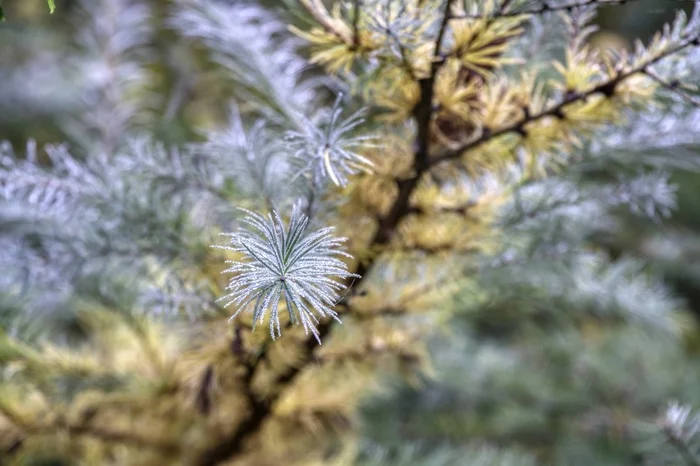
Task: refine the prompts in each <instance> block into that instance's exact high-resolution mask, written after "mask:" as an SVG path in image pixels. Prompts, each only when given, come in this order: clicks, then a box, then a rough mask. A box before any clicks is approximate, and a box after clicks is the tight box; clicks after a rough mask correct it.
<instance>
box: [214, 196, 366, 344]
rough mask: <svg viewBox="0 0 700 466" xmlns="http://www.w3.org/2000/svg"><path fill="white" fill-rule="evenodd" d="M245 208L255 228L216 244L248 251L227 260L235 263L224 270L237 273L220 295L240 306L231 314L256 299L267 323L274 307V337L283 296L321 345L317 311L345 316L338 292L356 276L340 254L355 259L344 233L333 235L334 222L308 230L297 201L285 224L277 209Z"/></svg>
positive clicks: (258, 315)
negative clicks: (337, 306) (339, 309)
mask: <svg viewBox="0 0 700 466" xmlns="http://www.w3.org/2000/svg"><path fill="white" fill-rule="evenodd" d="M242 210H244V212H245V213H246V214H247V216H246V217H245V218H244V219H243V223H245V224H246V225H247V226H248V227H250V228H248V229H246V228H241V229H240V230H239V231H237V232H235V233H229V234H226V235H227V236H229V237H230V239H231V245H230V246H217V247H218V248H221V249H227V250H230V251H234V252H236V253H239V254H242V255H243V257H242V259H241V260H235V261H233V260H232V261H228V263H229V264H231V267H229V268H228V269H226V270H225V271H224V273H232V274H234V276H233V278H231V281H230V282H229V284H228V286H227V287H226V289H227V290H228V291H229V294H227V295H226V296H223V297H222V298H220V300H222V301H226V306H229V305H231V304H233V305H235V306H236V311H235V313H234V314H233V316H232V317H231V319H233V318H235V317H236V316H237V315H238V314H239V313H240V312H241V311H243V310H244V309H246V308H247V307H248V306H249V305H250V304H253V318H254V321H255V323H258V322H259V323H262V322H263V321H264V319H265V314H266V312H267V310H268V309H270V318H269V322H270V335H271V336H272V338H273V339H275V338H276V337H278V336H281V335H282V328H281V324H280V317H279V305H280V301H281V299H282V297H284V302H285V306H286V308H287V312H288V313H289V320H290V322H291V323H292V324H298V323H299V322H301V324H302V325H303V326H304V331H305V332H306V333H307V334H308V333H309V331H311V333H313V335H314V336H315V337H316V340H318V342H319V344H320V343H321V341H320V335H319V332H318V329H317V328H316V325H317V324H318V322H319V321H318V317H317V316H316V315H314V311H315V313H316V314H317V315H318V316H320V317H327V316H330V317H333V318H334V319H336V320H338V321H340V320H339V319H338V314H337V313H336V312H335V311H334V310H333V306H335V304H336V302H337V300H338V298H339V294H338V292H339V291H340V290H342V289H343V288H345V284H344V283H343V281H344V280H345V279H347V278H350V277H356V275H355V274H352V273H350V272H348V269H347V265H346V264H345V263H344V262H343V261H342V260H340V259H339V258H338V256H344V257H347V258H351V256H350V255H349V254H347V253H346V252H345V251H344V250H343V249H342V243H343V242H345V238H336V237H333V236H332V235H331V232H332V231H333V228H332V227H329V228H322V229H320V230H318V231H315V232H313V233H307V232H306V228H307V226H308V223H309V219H308V217H306V216H305V215H304V214H303V213H302V212H301V208H300V206H299V205H298V204H297V205H296V206H295V207H294V209H293V211H292V216H291V219H290V221H289V225H288V226H287V228H286V229H285V225H284V223H283V221H282V219H281V218H280V216H279V214H278V213H277V212H276V211H273V212H272V214H268V216H267V218H265V217H263V216H261V215H259V214H256V213H254V212H251V211H248V210H245V209H242Z"/></svg>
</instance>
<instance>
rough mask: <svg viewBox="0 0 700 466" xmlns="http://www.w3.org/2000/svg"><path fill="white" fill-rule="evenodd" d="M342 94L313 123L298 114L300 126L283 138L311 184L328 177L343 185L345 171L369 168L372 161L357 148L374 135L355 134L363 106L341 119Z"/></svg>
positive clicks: (346, 179) (361, 119)
mask: <svg viewBox="0 0 700 466" xmlns="http://www.w3.org/2000/svg"><path fill="white" fill-rule="evenodd" d="M341 100H342V94H340V95H338V98H337V99H336V100H335V104H334V105H333V108H332V109H331V112H330V116H328V117H327V118H325V120H327V121H323V120H324V119H321V121H319V122H318V124H317V123H314V122H312V121H310V120H308V119H307V118H305V117H304V116H303V115H299V119H300V121H301V122H302V126H303V129H302V130H301V131H289V132H288V133H287V136H286V140H287V141H288V142H289V143H290V145H291V147H292V148H293V149H295V153H294V159H295V160H294V162H296V164H297V165H299V168H300V169H299V171H298V174H303V173H310V174H312V177H313V182H314V185H316V186H320V185H321V184H322V183H323V181H324V180H325V179H327V178H330V179H331V181H333V184H335V185H336V186H345V185H346V184H347V183H348V175H354V174H355V173H358V172H361V171H364V172H368V171H369V170H370V169H371V168H372V166H373V163H372V162H371V161H370V160H369V159H367V158H365V157H363V156H362V155H360V154H359V153H358V152H357V150H358V149H360V148H363V147H364V148H366V147H370V146H372V145H373V144H372V143H370V142H369V141H371V140H373V139H375V136H374V135H368V134H363V135H359V136H357V135H355V136H353V135H352V134H351V133H352V131H353V130H354V129H356V128H357V127H358V126H360V125H361V124H362V123H364V121H365V120H364V118H363V115H364V114H365V109H361V110H358V111H357V112H355V113H353V114H352V115H350V116H349V117H347V118H346V119H344V120H342V119H340V116H341V113H342V112H343V109H342V108H341V105H340V104H341Z"/></svg>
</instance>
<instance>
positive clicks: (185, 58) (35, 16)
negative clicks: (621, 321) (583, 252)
mask: <svg viewBox="0 0 700 466" xmlns="http://www.w3.org/2000/svg"><path fill="white" fill-rule="evenodd" d="M261 2H262V3H264V4H265V6H267V7H271V8H275V7H278V6H280V5H279V4H278V3H277V2H276V1H275V0H264V1H263V0H261ZM289 2H293V0H289ZM289 2H288V3H289ZM150 3H151V4H152V7H153V9H154V11H155V12H156V16H155V18H156V21H161V20H162V21H163V22H164V21H165V18H166V14H165V12H166V10H167V8H168V6H169V3H170V2H169V1H168V0H151V2H150ZM56 6H57V10H56V12H55V13H54V14H53V15H50V14H49V13H48V12H47V9H46V4H45V2H44V1H42V0H3V7H4V11H5V15H6V16H7V18H8V19H7V21H6V22H5V23H3V24H2V25H0V139H6V140H8V141H10V142H11V143H13V145H15V146H16V147H22V146H24V145H25V144H26V141H27V140H29V139H34V140H36V141H37V144H38V145H43V144H45V143H53V142H60V141H63V140H65V139H66V135H71V136H75V135H74V134H73V133H71V130H72V128H73V127H74V125H72V122H71V118H73V117H75V118H77V117H78V115H81V114H84V113H85V110H86V108H87V107H89V106H90V105H91V102H90V101H89V100H85V99H83V98H82V96H84V95H85V94H84V92H82V90H81V89H80V85H81V81H80V79H75V78H76V76H71V74H70V73H71V71H70V67H65V66H58V65H59V64H65V62H70V61H71V60H73V59H74V57H75V56H76V54H82V53H85V49H84V48H80V47H78V46H77V44H76V40H75V39H76V38H75V31H76V29H77V27H79V26H80V24H81V19H80V12H79V11H78V4H77V2H75V1H71V0H57V1H56ZM691 7H692V3H691V1H684V0H664V1H659V0H639V1H636V2H628V3H627V4H625V5H622V6H616V7H606V8H602V9H601V11H600V15H599V18H598V22H599V24H600V25H601V27H602V30H601V31H600V32H599V33H598V34H597V35H596V38H595V40H596V41H598V42H599V43H601V44H606V45H611V44H612V45H614V46H618V47H629V46H630V44H631V43H632V41H633V40H634V39H636V38H640V39H642V40H644V41H646V40H647V39H648V38H649V37H650V35H651V34H652V33H653V32H655V31H657V30H658V29H659V28H660V27H661V26H662V25H663V24H664V23H666V22H668V21H669V20H670V19H672V18H673V13H674V11H675V10H677V9H678V8H684V9H686V10H690V9H691ZM285 11H288V10H285ZM287 19H288V21H290V22H294V21H296V19H295V18H294V16H293V15H290V14H287ZM157 26H160V28H159V32H158V34H157V35H156V36H155V40H154V41H153V43H152V44H150V45H151V47H150V50H149V53H152V54H153V57H150V60H149V63H150V65H149V69H148V71H149V72H150V73H153V76H154V79H152V81H151V82H152V83H153V86H155V87H157V91H158V92H154V93H153V94H150V93H148V92H146V93H144V95H140V96H138V98H139V99H143V100H149V99H150V100H149V103H148V105H147V107H148V109H149V112H146V114H144V115H142V118H140V119H139V124H140V125H141V129H142V130H143V131H145V132H147V133H154V134H155V135H156V138H157V139H160V140H162V141H164V142H166V143H169V144H174V145H177V144H181V143H184V142H188V141H193V140H194V141H196V140H201V139H202V136H201V133H200V130H201V129H202V128H205V129H206V128H214V127H215V126H216V125H217V124H219V123H221V122H223V121H225V120H226V119H227V116H228V112H229V105H228V102H229V100H230V97H231V96H232V93H233V89H231V88H229V87H228V86H227V81H226V79H222V77H221V76H219V75H218V74H217V70H216V68H215V67H213V66H212V65H211V63H209V62H208V60H207V59H206V58H205V54H204V52H202V53H201V55H197V54H195V55H192V54H190V53H189V52H188V50H189V49H188V47H189V46H188V45H187V44H184V43H182V42H180V39H179V38H178V37H176V36H175V35H174V34H173V32H172V31H170V30H169V29H168V28H167V27H166V24H165V23H163V24H160V25H157ZM25 66H26V67H36V70H35V72H34V73H31V74H30V76H32V81H31V82H23V83H14V82H12V80H11V79H12V78H11V75H12V74H13V73H10V70H14V69H17V68H21V67H25ZM73 72H74V73H78V72H79V70H78V69H77V68H76V69H75V70H73ZM23 75H24V76H26V75H27V74H23ZM155 90H156V89H154V91H155ZM156 97H157V98H156ZM151 100H152V101H151ZM243 105H244V103H243ZM156 116H157V117H156ZM74 140H79V137H76V138H75V139H74ZM688 150H697V148H694V147H689V148H688ZM698 154H699V155H700V152H699V153H698ZM673 180H674V181H675V182H676V183H677V186H678V190H677V193H676V194H677V198H678V208H677V209H676V210H675V211H674V212H673V213H672V215H671V216H670V217H669V218H667V219H664V220H663V222H653V221H650V220H646V219H641V218H639V217H633V216H629V218H626V219H625V221H624V222H622V225H624V228H622V229H619V230H618V231H616V233H615V234H614V235H606V236H605V237H601V238H597V239H596V240H597V242H598V244H599V247H601V248H604V249H607V250H608V251H610V252H612V253H613V254H614V255H618V256H626V255H632V256H638V257H643V258H645V259H647V260H649V261H650V263H651V264H652V265H653V267H655V268H656V269H657V270H660V271H661V272H662V274H663V276H664V279H665V281H666V283H667V284H668V285H669V286H670V288H671V289H673V290H675V291H676V293H677V295H678V296H679V297H680V298H682V299H683V300H684V301H685V303H686V304H687V307H688V309H689V310H690V311H691V313H690V314H689V315H688V316H686V317H687V320H688V321H689V323H688V324H687V325H686V326H685V328H686V329H687V331H686V332H685V334H684V335H683V339H682V341H681V342H680V344H679V342H678V341H677V340H675V339H673V338H670V337H669V338H665V337H663V335H659V334H657V333H654V334H649V333H646V332H645V331H644V330H640V329H638V328H635V327H633V326H622V327H621V328H620V327H609V326H607V325H605V324H598V323H596V322H590V321H585V322H583V323H576V324H573V323H567V324H564V325H562V324H560V323H557V324H556V325H554V324H552V323H551V322H548V321H547V316H550V317H551V315H552V314H551V313H547V312H542V309H541V307H542V306H552V307H555V306H561V305H562V304H561V303H556V302H550V303H545V304H543V303H542V302H541V301H539V300H537V299H536V296H537V289H533V288H526V287H523V288H514V289H512V290H508V291H509V292H504V293H502V298H501V299H499V300H497V301H493V302H489V303H486V305H484V303H474V299H473V294H471V293H467V292H465V293H464V296H462V297H461V299H457V300H456V301H455V303H454V306H455V308H456V309H457V310H458V312H457V315H456V317H455V318H454V321H453V322H451V323H450V325H449V326H448V327H449V330H445V332H444V333H443V334H440V335H438V336H436V338H435V339H434V341H433V342H432V344H431V350H432V355H433V358H432V367H431V370H430V371H427V372H426V373H424V374H422V375H420V376H418V377H414V378H413V383H406V382H405V381H403V380H398V379H397V380H390V381H388V388H387V389H386V390H385V395H383V396H380V397H378V398H376V399H370V400H367V402H366V403H365V406H364V409H363V414H362V419H363V421H362V425H363V430H362V432H361V434H360V435H361V437H362V439H361V445H362V446H363V452H364V453H363V455H362V456H361V458H362V460H361V464H363V465H368V466H369V465H379V464H383V465H408V464H415V465H426V466H427V465H452V464H474V465H480V464H484V465H496V464H513V465H515V464H518V465H519V464H522V465H526V464H538V463H540V462H542V463H546V464H555V465H582V466H583V465H601V466H604V465H634V464H640V463H641V462H642V461H643V457H642V456H641V454H640V451H642V450H643V449H644V442H645V439H644V435H640V434H639V433H640V432H644V428H643V425H644V423H647V422H652V423H653V422H654V421H655V419H656V417H657V416H658V415H659V413H660V412H661V410H662V409H663V408H664V406H663V404H661V403H662V400H671V399H678V400H680V401H681V402H684V403H693V404H696V405H700V365H698V363H700V360H699V358H700V333H698V331H697V330H696V329H697V325H694V324H693V320H698V319H700V175H698V174H697V173H696V172H694V171H691V170H687V171H686V170H680V169H679V170H677V171H676V172H674V173H673ZM621 215H623V214H621ZM498 283H502V282H498ZM552 318H553V317H552ZM567 325H571V326H572V329H571V331H567V330H566V326H567ZM573 326H575V327H577V329H580V327H581V326H583V327H585V331H584V332H579V331H575V330H574V328H573ZM638 423H641V424H640V426H641V427H638ZM481 442H484V443H488V444H489V445H493V446H501V447H507V450H508V453H507V458H506V457H504V456H503V454H501V453H496V452H495V451H491V450H489V449H488V448H486V447H481V446H480V443H481ZM664 464H666V463H664ZM668 464H678V463H673V462H671V463H668Z"/></svg>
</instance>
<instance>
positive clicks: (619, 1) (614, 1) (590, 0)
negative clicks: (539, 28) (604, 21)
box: [450, 0, 636, 20]
mask: <svg viewBox="0 0 700 466" xmlns="http://www.w3.org/2000/svg"><path fill="white" fill-rule="evenodd" d="M633 1H636V0H609V1H601V0H580V1H575V2H570V3H564V4H561V5H550V4H549V3H546V2H545V3H543V4H542V6H540V7H538V8H532V9H529V10H520V11H518V10H515V11H505V9H506V8H505V7H506V6H507V4H508V3H510V1H509V0H506V1H505V2H503V5H501V9H500V11H499V12H498V13H494V14H491V15H486V14H463V15H454V16H451V17H450V19H451V20H452V19H483V18H505V17H513V16H523V15H540V14H544V13H549V12H555V11H569V10H574V9H576V8H582V7H586V6H590V5H598V6H612V5H624V4H625V3H628V2H633Z"/></svg>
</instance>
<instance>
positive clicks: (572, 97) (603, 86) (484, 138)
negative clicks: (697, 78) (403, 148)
mask: <svg viewBox="0 0 700 466" xmlns="http://www.w3.org/2000/svg"><path fill="white" fill-rule="evenodd" d="M699 40H700V38H698V37H692V38H689V39H686V40H684V41H683V42H681V43H680V44H679V45H677V46H676V47H673V48H671V49H669V50H667V51H666V52H664V53H662V54H660V55H659V56H657V57H654V58H653V59H651V60H648V61H647V62H646V63H643V64H641V65H638V66H636V67H635V68H633V69H631V70H628V71H626V72H624V73H621V74H619V75H617V76H615V77H613V78H611V79H609V80H607V81H605V82H603V83H600V84H598V85H596V86H595V87H593V88H592V89H590V90H588V91H586V92H572V93H569V94H567V95H566V96H565V97H564V99H563V100H562V101H561V102H559V103H557V104H555V105H552V106H551V107H549V108H547V109H545V110H543V111H541V112H539V113H536V114H533V115H528V114H526V115H524V116H523V117H522V118H521V119H520V120H518V121H517V122H515V123H512V124H511V125H509V126H506V127H504V128H500V129H497V130H494V131H485V132H484V133H483V134H482V135H481V136H480V137H479V138H477V139H475V140H473V141H470V142H468V143H466V144H463V145H462V146H460V147H458V148H456V149H452V150H449V151H446V152H444V153H442V154H440V155H438V156H436V157H433V158H431V159H430V160H429V162H428V166H429V167H433V166H435V165H439V164H441V163H443V162H446V161H449V160H454V159H456V158H459V157H460V156H462V154H464V153H465V152H467V151H469V150H472V149H474V148H476V147H479V146H481V145H483V144H485V143H487V142H489V141H491V140H493V139H495V138H497V137H499V136H503V135H505V134H508V133H520V134H525V125H527V124H528V123H531V122H534V121H538V120H541V119H542V118H545V117H549V116H556V117H562V116H563V111H564V110H565V109H566V107H567V106H569V105H571V104H574V103H577V102H583V101H585V100H586V99H588V98H589V97H591V96H593V95H595V94H599V93H600V94H604V95H607V96H610V95H613V94H614V92H615V88H616V87H617V86H618V85H620V84H621V83H622V82H623V81H624V80H625V79H627V78H629V77H631V76H633V75H635V74H637V73H644V72H645V70H646V69H647V67H649V66H651V65H653V64H655V63H657V62H659V61H661V60H663V59H664V58H667V57H669V56H672V55H675V54H676V53H678V52H681V51H683V50H684V49H686V48H688V47H697V46H698V45H700V43H699Z"/></svg>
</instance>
